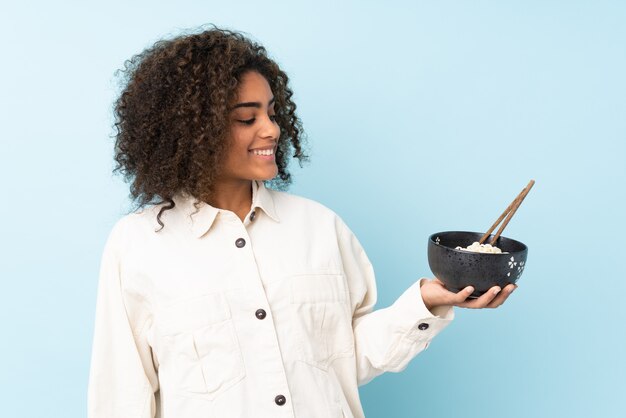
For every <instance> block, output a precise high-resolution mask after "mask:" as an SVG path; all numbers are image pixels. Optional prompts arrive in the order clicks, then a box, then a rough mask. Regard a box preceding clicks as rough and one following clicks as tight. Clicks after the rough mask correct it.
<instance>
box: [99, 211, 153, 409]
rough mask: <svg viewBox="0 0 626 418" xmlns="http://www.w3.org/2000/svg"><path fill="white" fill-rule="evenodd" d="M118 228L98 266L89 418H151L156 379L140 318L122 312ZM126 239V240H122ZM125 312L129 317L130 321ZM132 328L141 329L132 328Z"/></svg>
mask: <svg viewBox="0 0 626 418" xmlns="http://www.w3.org/2000/svg"><path fill="white" fill-rule="evenodd" d="M121 226H122V223H121V222H118V223H117V224H116V225H115V226H114V228H113V230H112V231H111V233H110V235H109V237H108V239H107V243H106V245H105V248H104V252H103V255H102V259H101V264H100V277H99V284H98V298H97V304H96V319H95V328H94V337H93V347H92V355H91V369H90V373H89V389H88V417H89V418H153V417H154V416H155V398H154V393H155V392H156V391H157V390H158V378H157V373H156V370H155V367H154V365H153V363H152V355H151V349H150V346H149V344H148V343H147V341H146V337H145V334H144V333H143V332H142V331H143V329H145V328H146V327H145V326H144V325H145V321H144V320H143V319H142V321H143V322H144V323H143V324H135V323H134V322H135V321H134V320H136V319H139V317H140V316H143V315H135V314H134V313H133V312H134V311H137V312H138V310H136V309H134V307H132V306H127V302H128V301H127V300H126V298H125V297H124V292H123V286H122V274H121V272H122V269H121V265H120V249H121V247H120V243H121V242H123V237H122V232H121V230H122V228H121ZM127 238H128V237H127ZM129 312H130V315H129ZM134 325H140V328H136V327H135V326H134Z"/></svg>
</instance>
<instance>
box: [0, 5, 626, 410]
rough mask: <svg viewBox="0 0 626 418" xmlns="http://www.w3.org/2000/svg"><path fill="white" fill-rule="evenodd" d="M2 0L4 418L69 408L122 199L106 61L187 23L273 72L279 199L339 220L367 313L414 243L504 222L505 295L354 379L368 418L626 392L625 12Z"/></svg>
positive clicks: (607, 397) (81, 382)
mask: <svg viewBox="0 0 626 418" xmlns="http://www.w3.org/2000/svg"><path fill="white" fill-rule="evenodd" d="M86 3H87V2H69V1H65V2H43V1H39V2H29V1H24V2H19V3H18V2H15V1H13V2H4V3H3V6H2V9H3V12H2V14H1V15H0V35H1V39H2V41H3V42H2V44H3V45H2V53H1V54H2V65H1V66H0V86H1V94H0V96H1V99H0V105H1V109H0V110H1V112H0V123H1V127H2V133H1V134H0V138H1V140H2V147H1V150H2V151H1V152H2V164H0V179H1V180H0V181H1V182H2V183H1V185H2V192H3V193H2V203H1V204H0V219H2V221H3V222H2V236H3V239H2V240H1V244H0V246H1V248H0V249H1V252H0V256H1V258H2V259H1V263H0V278H1V283H2V291H1V292H0V329H2V334H3V335H2V337H1V341H2V342H1V343H0V357H1V359H2V360H1V361H0V405H2V406H1V408H0V409H1V410H2V416H3V417H44V416H45V417H48V418H50V417H63V418H67V417H81V416H85V413H86V412H85V411H86V385H87V377H88V368H89V357H90V350H91V337H92V327H93V320H94V309H95V296H96V282H97V273H98V267H99V261H100V256H101V251H102V248H103V245H104V241H105V239H106V236H107V234H108V232H109V230H110V228H111V226H112V225H113V223H114V222H115V220H117V219H118V218H119V217H120V216H121V215H122V214H123V213H124V211H126V210H127V209H128V208H129V207H130V206H129V204H128V199H127V194H128V186H127V185H126V184H125V183H123V181H122V180H121V178H120V177H113V176H112V175H111V169H112V168H113V160H112V139H111V138H110V137H109V136H110V135H112V133H113V129H112V122H113V119H112V113H111V106H112V103H113V100H114V99H115V96H116V93H117V87H116V83H115V79H114V77H113V73H114V71H115V70H116V69H118V68H121V66H122V64H123V62H124V60H126V59H128V58H130V57H131V56H132V55H133V54H136V53H138V52H140V51H141V50H143V49H144V48H146V47H148V46H150V45H151V44H152V43H153V42H154V41H156V40H158V39H159V38H161V37H168V36H174V35H177V34H178V33H180V30H182V29H187V28H194V27H197V26H198V25H201V24H204V23H215V24H217V25H220V26H224V27H227V28H230V29H236V30H240V31H245V32H247V33H248V34H249V35H250V36H252V37H253V38H254V39H256V40H257V41H259V42H261V43H262V44H263V45H265V46H266V47H267V49H268V51H269V52H270V54H271V56H272V57H274V58H275V59H276V60H277V61H278V62H279V64H280V65H281V66H282V67H283V68H284V69H285V71H286V72H287V73H288V74H289V75H290V77H291V85H292V87H293V89H294V91H295V100H296V102H297V103H298V106H299V115H300V116H301V118H302V119H303V121H304V127H305V130H306V132H307V133H308V138H309V143H310V154H311V156H312V160H311V163H310V164H308V165H306V166H305V168H304V169H300V168H299V167H298V165H297V164H293V165H292V172H293V174H294V178H295V181H294V184H293V187H292V189H291V191H292V192H293V193H296V194H300V195H304V196H307V197H310V198H313V199H316V200H318V201H320V202H322V203H324V204H325V205H327V206H329V207H330V208H332V209H333V210H335V211H336V212H337V213H339V214H340V216H342V217H343V218H344V219H345V221H346V222H347V223H348V225H349V226H350V227H351V228H352V229H353V231H354V232H355V233H356V234H357V236H358V237H359V239H360V241H361V243H362V244H363V246H364V247H365V249H366V250H367V253H368V255H369V257H370V259H371V260H372V262H373V264H374V266H375V269H376V273H377V281H378V286H379V293H380V294H379V302H378V305H377V306H378V307H384V306H387V305H389V304H390V303H392V302H393V301H394V300H395V298H396V297H398V296H399V295H400V294H401V293H402V292H403V291H404V289H406V288H407V287H408V286H410V285H411V283H413V282H414V281H415V280H417V279H418V278H419V277H421V276H430V275H431V273H430V271H429V268H428V264H427V260H426V240H427V237H428V236H429V235H430V234H431V233H433V232H437V231H442V230H476V231H483V230H485V229H487V227H488V226H490V225H491V223H492V222H493V221H494V220H495V218H497V216H498V215H499V214H500V212H501V211H502V210H503V209H504V207H506V206H507V205H508V203H509V202H510V201H511V200H512V199H513V198H514V197H515V195H516V194H517V193H518V192H519V191H520V190H521V189H522V188H523V187H524V186H525V185H526V183H527V182H528V181H529V180H530V179H531V178H532V179H535V180H536V182H537V183H536V185H535V187H534V188H533V190H532V191H531V193H530V194H529V196H528V197H527V199H526V200H525V202H524V204H523V205H522V207H521V208H520V210H519V211H518V212H517V214H516V215H515V218H513V221H512V222H511V223H510V224H509V226H508V227H507V230H506V231H505V234H504V235H506V236H509V237H513V238H516V239H519V240H521V241H523V242H525V243H526V244H527V245H528V246H529V248H530V252H529V258H528V264H527V268H526V269H525V272H524V275H523V277H522V278H521V280H520V282H519V285H520V287H519V289H518V290H517V291H516V292H515V293H514V294H513V295H512V297H511V298H510V299H509V301H508V302H507V303H506V304H505V305H503V306H502V307H500V308H499V309H497V310H477V311H470V310H463V309H457V311H456V312H457V317H456V320H455V321H454V322H453V324H452V325H451V326H450V327H448V328H447V329H446V330H445V331H443V332H442V333H441V334H440V335H439V336H438V337H437V338H436V339H435V340H434V341H433V343H432V344H431V346H430V347H429V348H428V350H426V351H425V352H424V353H422V354H420V355H419V356H418V357H417V358H416V359H415V360H413V361H412V363H411V364H410V365H409V367H408V368H407V369H406V370H405V371H404V372H402V373H399V374H390V373H388V374H386V375H383V376H381V377H379V378H377V379H375V380H374V381H372V382H371V383H370V384H368V385H366V386H364V387H362V388H361V395H362V401H363V405H364V408H365V411H366V415H367V416H368V418H376V417H378V418H383V417H430V418H434V417H460V416H463V417H481V418H485V417H526V416H528V417H531V416H532V417H551V416H567V417H569V418H574V417H588V416H596V417H618V416H620V417H621V416H624V415H623V414H624V412H623V410H622V405H623V403H622V402H620V400H619V397H620V396H623V394H624V392H625V389H626V360H625V359H626V350H625V349H626V344H625V341H626V338H625V325H624V324H625V323H626V315H625V313H624V308H623V304H624V303H623V301H624V297H625V295H626V284H625V275H624V263H625V260H624V255H623V253H624V248H625V246H624V236H625V233H626V228H625V223H624V212H625V211H624V205H625V203H626V195H625V189H626V188H625V187H624V185H625V183H626V152H625V151H626V146H625V142H626V141H625V139H626V118H625V111H626V81H625V75H626V25H625V24H624V23H625V22H626V3H624V2H620V1H613V2H611V1H471V2H469V1H439V2H434V1H418V2H413V1H411V2H410V1H404V2H400V1H395V2H394V1H389V2H385V3H384V4H383V2H372V1H360V2H356V1H350V2H340V4H337V2H334V1H319V0H318V1H315V2H308V3H306V4H305V3H298V4H296V3H295V2H292V1H285V2H279V1H272V2H269V1H267V2H263V1H237V2H223V1H220V2H217V1H213V2H208V1H177V2H169V3H166V2H154V1H150V2H149V1H141V2H139V1H136V2H124V1H119V0H115V1H113V0H111V1H107V2H106V3H104V2H101V3H100V4H96V5H94V4H89V5H87V4H86Z"/></svg>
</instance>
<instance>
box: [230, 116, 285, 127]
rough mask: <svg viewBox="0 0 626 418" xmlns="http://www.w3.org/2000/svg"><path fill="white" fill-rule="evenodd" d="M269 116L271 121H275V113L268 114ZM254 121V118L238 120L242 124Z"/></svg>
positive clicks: (249, 123)
mask: <svg viewBox="0 0 626 418" xmlns="http://www.w3.org/2000/svg"><path fill="white" fill-rule="evenodd" d="M269 118H270V120H271V121H272V122H276V115H270V116H269ZM255 121H256V118H252V119H246V120H239V122H241V123H243V124H244V125H252V124H253V123H254V122H255Z"/></svg>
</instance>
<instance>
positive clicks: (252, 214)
mask: <svg viewBox="0 0 626 418" xmlns="http://www.w3.org/2000/svg"><path fill="white" fill-rule="evenodd" d="M255 216H256V211H252V213H251V214H250V222H252V221H254V217H255Z"/></svg>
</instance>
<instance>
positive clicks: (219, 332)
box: [157, 293, 245, 399]
mask: <svg viewBox="0 0 626 418" xmlns="http://www.w3.org/2000/svg"><path fill="white" fill-rule="evenodd" d="M157 321H158V322H157V323H158V328H159V334H160V336H161V340H162V348H163V354H162V357H163V358H162V359H161V361H160V367H159V375H160V380H161V385H162V386H163V387H164V389H169V390H172V391H175V392H178V393H181V394H185V395H191V396H194V397H201V398H206V399H214V398H216V397H217V396H219V395H220V394H221V393H223V392H224V391H226V390H228V389H229V388H230V387H232V386H234V385H235V384H236V383H238V382H239V381H241V380H242V379H243V378H244V377H245V368H244V364H243V358H242V355H241V349H240V347H239V342H238V340H237V334H236V332H235V328H234V325H233V322H232V319H231V315H230V310H229V308H228V303H227V302H226V300H225V298H224V296H223V295H222V294H221V293H211V294H205V295H202V296H198V297H194V298H191V299H187V300H183V301H181V302H177V303H176V304H174V305H170V306H168V307H166V308H164V309H163V310H162V311H161V312H160V315H159V319H158V320H157Z"/></svg>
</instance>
